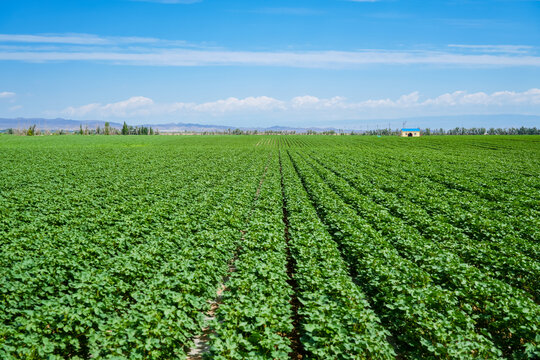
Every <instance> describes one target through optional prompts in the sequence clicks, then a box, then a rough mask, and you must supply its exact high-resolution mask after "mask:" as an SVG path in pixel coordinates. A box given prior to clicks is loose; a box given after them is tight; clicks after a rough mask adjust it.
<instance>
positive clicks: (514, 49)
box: [448, 44, 533, 54]
mask: <svg viewBox="0 0 540 360" xmlns="http://www.w3.org/2000/svg"><path fill="white" fill-rule="evenodd" d="M448 47H450V48H455V49H460V50H470V51H474V52H484V53H503V54H504V53H505V54H526V53H529V52H530V51H531V50H533V47H532V46H528V45H468V44H467V45H465V44H450V45H448Z"/></svg>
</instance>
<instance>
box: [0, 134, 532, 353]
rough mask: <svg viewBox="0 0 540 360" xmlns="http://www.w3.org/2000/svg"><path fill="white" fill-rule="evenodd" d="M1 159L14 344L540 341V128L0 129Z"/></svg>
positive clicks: (6, 310)
mask: <svg viewBox="0 0 540 360" xmlns="http://www.w3.org/2000/svg"><path fill="white" fill-rule="evenodd" d="M0 161H1V168H0V169H1V170H0V358H2V359H66V358H69V359H89V358H104V359H186V358H188V359H197V358H201V357H207V358H212V359H395V358H398V359H421V358H425V359H533V358H538V357H540V305H539V303H540V261H539V259H540V137H538V136H462V137H451V136H444V137H443V136H441V137H421V138H417V139H402V138H397V137H386V138H385V137H382V138H377V137H368V136H365V137H364V136H154V137H133V136H125V137H121V136H48V137H17V136H0ZM197 348H201V349H202V350H200V351H197Z"/></svg>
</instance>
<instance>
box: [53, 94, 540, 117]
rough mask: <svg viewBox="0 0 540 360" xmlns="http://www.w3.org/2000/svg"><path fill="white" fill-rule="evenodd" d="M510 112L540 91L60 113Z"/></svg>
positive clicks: (535, 99) (533, 102) (101, 107)
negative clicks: (507, 110)
mask: <svg viewBox="0 0 540 360" xmlns="http://www.w3.org/2000/svg"><path fill="white" fill-rule="evenodd" d="M511 107H520V108H522V109H529V110H530V109H533V110H535V111H536V112H537V113H540V89H536V88H533V89H530V90H527V91H523V92H515V91H499V92H494V93H491V94H488V93H485V92H475V93H468V92H467V91H455V92H451V93H445V94H442V95H439V96H436V97H431V98H425V97H422V96H421V94H420V93H419V92H416V91H415V92H412V93H409V94H404V95H402V96H399V97H398V98H396V99H390V98H383V99H367V100H363V101H356V102H354V101H348V100H347V99H346V98H344V97H340V96H335V97H332V98H319V97H316V96H311V95H303V96H297V97H294V98H291V99H289V100H279V99H276V98H272V97H268V96H257V97H246V98H243V99H239V98H235V97H230V98H227V99H222V100H216V101H211V102H205V103H193V102H173V103H158V102H156V101H154V100H152V99H150V98H147V97H143V96H135V97H131V98H129V99H127V100H123V101H119V102H114V103H109V104H101V103H91V104H87V105H83V106H78V107H74V106H72V107H68V108H66V109H64V110H62V111H60V112H57V113H56V114H58V115H61V116H67V117H72V118H141V117H146V118H148V117H163V116H171V115H172V116H175V115H176V116H183V117H186V116H187V117H188V118H189V117H193V116H197V115H204V116H213V117H219V116H223V115H227V114H266V115H268V114H272V113H274V114H287V113H289V114H295V115H296V116H297V117H298V116H299V115H300V116H302V115H306V116H318V117H320V116H323V117H324V116H329V115H330V114H331V115H332V116H333V117H339V116H341V117H343V118H347V117H351V116H358V114H361V113H362V114H378V115H379V116H380V114H392V111H396V113H398V114H401V115H403V114H408V113H407V111H409V113H411V112H414V111H416V112H419V111H420V112H422V111H423V112H427V113H433V112H442V113H444V112H445V111H450V113H454V112H455V111H456V110H461V111H465V112H467V111H480V112H497V111H499V110H504V109H508V108H511Z"/></svg>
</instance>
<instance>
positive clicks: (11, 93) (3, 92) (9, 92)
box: [0, 91, 16, 99]
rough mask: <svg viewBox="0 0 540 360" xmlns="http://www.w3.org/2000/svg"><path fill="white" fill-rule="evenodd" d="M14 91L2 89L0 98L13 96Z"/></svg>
mask: <svg viewBox="0 0 540 360" xmlns="http://www.w3.org/2000/svg"><path fill="white" fill-rule="evenodd" d="M15 95H16V94H15V93H14V92H11V91H2V92H0V99H9V98H13V97H15Z"/></svg>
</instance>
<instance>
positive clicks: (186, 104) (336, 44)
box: [0, 0, 540, 128]
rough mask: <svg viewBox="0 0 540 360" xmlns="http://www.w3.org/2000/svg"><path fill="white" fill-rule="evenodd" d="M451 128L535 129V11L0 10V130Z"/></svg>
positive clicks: (53, 3)
mask: <svg viewBox="0 0 540 360" xmlns="http://www.w3.org/2000/svg"><path fill="white" fill-rule="evenodd" d="M460 114H528V115H540V1H533V0H529V1H528V0H513V1H512V0H492V1H481V0H478V1H476V0H453V1H399V0H387V1H385V0H380V1H352V0H351V1H346V0H327V1H321V0H309V1H308V0H304V1H280V0H272V1H262V0H251V1H223V0H221V1H218V0H201V1H193V0H192V1H189V0H184V1H179V0H178V1H175V0H160V1H157V0H155V1H150V0H148V1H142V0H141V1H132V0H107V1H105V0H80V1H59V0H47V1H44V0H41V1H29V0H13V1H10V0H2V1H0V117H10V118H12V117H47V118H55V117H64V118H71V119H81V120H90V119H98V120H110V121H127V122H128V123H131V124H141V123H164V122H198V123H204V124H227V125H233V126H271V125H290V126H307V125H316V126H336V127H339V126H342V125H343V124H347V125H348V127H354V125H355V124H356V121H358V128H360V127H365V126H372V127H374V126H375V123H377V121H378V119H390V120H388V121H386V120H385V122H384V124H385V126H387V124H388V122H391V121H393V120H392V119H399V118H402V117H421V116H440V115H460ZM394 122H395V123H396V125H395V127H397V126H399V125H398V123H399V124H400V122H399V120H395V121H394ZM351 124H352V125H351ZM410 125H413V124H412V123H411V124H410ZM437 125H438V124H436V123H434V124H432V126H434V127H435V126H437ZM460 125H465V126H466V125H467V124H460ZM487 125H488V124H487ZM538 125H539V126H540V124H538ZM392 126H394V125H392Z"/></svg>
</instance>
